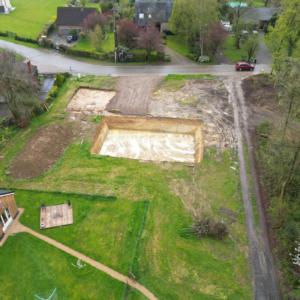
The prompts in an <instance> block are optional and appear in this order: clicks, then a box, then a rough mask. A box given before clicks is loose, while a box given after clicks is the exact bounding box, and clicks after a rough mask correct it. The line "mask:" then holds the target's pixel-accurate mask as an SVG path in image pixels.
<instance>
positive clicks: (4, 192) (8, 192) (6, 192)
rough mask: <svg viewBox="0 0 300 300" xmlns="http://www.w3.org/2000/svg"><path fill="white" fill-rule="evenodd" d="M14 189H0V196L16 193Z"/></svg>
mask: <svg viewBox="0 0 300 300" xmlns="http://www.w3.org/2000/svg"><path fill="white" fill-rule="evenodd" d="M14 193H15V192H13V191H6V190H0V196H4V195H8V194H14Z"/></svg>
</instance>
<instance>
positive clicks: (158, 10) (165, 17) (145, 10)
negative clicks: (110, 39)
mask: <svg viewBox="0 0 300 300" xmlns="http://www.w3.org/2000/svg"><path fill="white" fill-rule="evenodd" d="M174 3H175V2H174V1H135V24H137V25H138V26H148V25H150V21H152V22H153V23H156V22H160V23H162V22H169V19H170V17H171V15H172V10H173V5H174ZM140 14H144V18H140Z"/></svg>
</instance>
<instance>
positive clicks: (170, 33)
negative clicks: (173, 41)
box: [163, 29, 174, 35]
mask: <svg viewBox="0 0 300 300" xmlns="http://www.w3.org/2000/svg"><path fill="white" fill-rule="evenodd" d="M163 33H165V34H166V35H174V33H173V32H172V31H171V30H169V29H165V30H163Z"/></svg>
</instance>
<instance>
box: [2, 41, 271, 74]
mask: <svg viewBox="0 0 300 300" xmlns="http://www.w3.org/2000/svg"><path fill="white" fill-rule="evenodd" d="M0 47H1V48H9V49H13V50H14V51H16V52H18V53H19V54H21V55H22V56H24V57H25V58H28V59H30V60H31V61H32V63H33V64H34V65H37V66H38V69H39V72H40V73H56V72H65V71H70V67H71V68H72V73H73V74H74V75H76V74H78V73H80V74H93V75H108V74H110V75H114V76H115V75H118V76H132V75H133V76H136V75H139V76H141V75H148V76H149V75H161V76H166V75H168V74H207V73H209V74H213V75H235V76H239V77H242V76H247V75H250V74H257V73H259V72H260V70H261V69H264V70H265V72H269V71H270V70H271V69H270V67H269V66H268V65H256V68H255V70H254V71H253V72H251V73H250V72H236V71H235V70H234V66H232V65H231V66H230V65H214V66H211V65H209V66H200V65H198V64H192V65H182V66H181V65H179V66H170V65H168V63H164V64H161V65H150V66H115V65H113V66H107V65H93V64H89V63H86V62H82V61H79V60H76V59H72V58H69V57H66V56H64V55H62V54H59V53H57V51H56V50H46V49H42V50H40V49H35V48H27V47H25V46H22V45H18V44H14V43H10V42H7V41H4V40H0Z"/></svg>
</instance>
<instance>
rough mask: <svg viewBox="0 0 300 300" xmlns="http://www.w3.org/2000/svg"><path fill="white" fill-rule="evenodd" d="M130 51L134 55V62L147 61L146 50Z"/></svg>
mask: <svg viewBox="0 0 300 300" xmlns="http://www.w3.org/2000/svg"><path fill="white" fill-rule="evenodd" d="M132 53H133V55H134V61H135V62H145V61H147V55H146V52H140V51H132ZM150 58H151V57H150Z"/></svg>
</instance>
